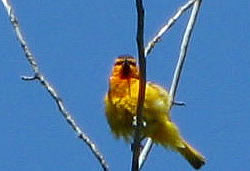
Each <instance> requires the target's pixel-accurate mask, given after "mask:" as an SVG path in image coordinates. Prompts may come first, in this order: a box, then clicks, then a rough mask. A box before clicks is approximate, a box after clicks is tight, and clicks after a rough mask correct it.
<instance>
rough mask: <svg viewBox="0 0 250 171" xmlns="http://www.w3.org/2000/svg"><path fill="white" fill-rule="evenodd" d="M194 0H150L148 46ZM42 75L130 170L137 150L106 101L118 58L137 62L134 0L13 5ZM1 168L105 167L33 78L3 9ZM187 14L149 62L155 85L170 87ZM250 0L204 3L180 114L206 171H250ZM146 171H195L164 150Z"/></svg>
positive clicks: (111, 156)
mask: <svg viewBox="0 0 250 171" xmlns="http://www.w3.org/2000/svg"><path fill="white" fill-rule="evenodd" d="M184 2H185V1H165V0H158V1H157V2H156V1H155V2H154V1H150V2H149V1H145V3H144V4H145V10H146V16H145V17H146V21H145V22H146V24H145V41H146V42H147V41H149V40H150V39H151V38H152V37H153V36H154V34H155V33H156V31H158V30H159V28H160V27H161V26H163V24H164V23H166V21H167V19H168V18H169V17H171V16H172V14H174V12H175V11H176V9H177V8H178V7H179V6H180V5H182V4H184ZM12 3H13V6H14V8H15V11H16V14H17V16H18V18H19V21H20V24H21V26H22V30H23V33H24V35H25V37H26V40H27V41H28V44H29V46H30V47H31V49H32V52H33V54H34V55H35V56H36V59H37V61H38V63H39V66H40V68H41V71H42V73H43V74H45V76H46V77H47V78H48V80H49V81H50V82H51V83H52V84H53V86H54V87H55V88H56V90H57V91H58V92H59V94H60V95H61V97H62V98H63V100H64V103H65V105H66V107H67V109H68V110H69V111H70V112H71V113H72V114H73V117H74V118H75V119H76V121H77V122H78V124H79V125H80V126H81V128H83V130H84V131H85V132H87V134H88V135H89V136H90V137H91V138H92V139H93V141H95V142H96V144H97V145H98V147H99V148H100V150H101V152H102V153H103V154H104V155H105V157H106V159H107V161H108V163H109V165H110V168H111V170H121V171H123V170H124V171H125V170H130V166H131V162H130V161H131V152H130V146H129V145H128V144H126V143H124V142H123V141H121V140H119V141H118V140H115V139H114V138H113V137H112V135H111V134H110V131H109V128H108V125H107V122H106V120H105V115H104V109H103V108H104V106H103V97H104V94H105V91H106V90H107V85H108V84H107V79H108V76H109V74H110V69H111V67H112V63H113V60H114V59H115V57H117V56H119V55H121V54H131V55H134V56H137V49H136V48H137V47H136V41H135V36H136V11H135V10H136V9H135V1H122V2H121V1H120V2H118V1H117V0H110V1H109V2H100V1H95V0H85V1H67V0H61V1H60V3H57V2H55V1H53V2H52V1H49V0H43V1H33V0H29V1H17V0H12ZM0 10H1V13H0V18H1V19H0V26H1V27H0V28H1V31H0V37H1V41H0V56H1V58H0V61H1V62H0V68H1V69H0V71H1V74H0V85H1V90H0V93H1V96H0V108H1V110H0V111H1V120H0V130H1V137H2V138H1V141H0V151H1V153H0V161H1V162H0V170H13V171H14V170H18V171H22V170H35V171H42V170H62V171H64V170H65V171H67V170H93V171H94V170H101V168H100V165H99V163H97V160H96V159H95V158H94V156H93V155H92V154H91V152H90V150H89V149H88V147H87V146H86V145H84V144H83V143H82V142H81V141H80V140H79V139H78V138H77V137H76V135H75V133H74V132H73V131H72V130H71V128H70V127H69V125H68V124H67V123H66V122H65V120H64V119H63V117H62V116H61V114H60V113H59V112H58V110H57V107H56V105H55V102H54V101H53V100H52V99H51V97H50V96H49V95H48V93H47V92H46V90H45V89H44V88H42V87H41V86H40V84H38V83H37V82H25V81H22V80H21V79H20V76H22V75H27V76H30V75H32V72H31V69H30V67H29V65H28V63H27V62H26V60H25V58H24V55H23V52H22V50H21V48H20V47H19V44H18V43H17V41H16V38H15V35H14V32H13V30H12V26H11V25H10V22H9V20H8V18H7V15H6V13H5V11H4V8H3V6H2V5H1V6H0ZM188 14H189V13H187V14H186V15H184V16H183V17H182V18H181V19H180V20H179V21H178V22H177V24H176V25H175V26H174V27H173V28H172V29H171V31H170V32H168V34H166V35H165V36H164V38H163V40H162V41H161V42H160V43H159V44H158V45H157V46H156V47H155V49H154V50H153V52H152V53H151V55H150V56H149V57H148V58H147V62H148V68H147V70H148V73H147V74H148V80H151V81H154V82H157V83H159V84H160V85H162V86H164V87H166V88H168V87H169V86H170V84H171V80H172V76H173V70H174V67H175V64H176V61H177V57H178V51H179V45H180V41H181V35H182V33H183V31H184V27H185V24H186V22H187V19H188ZM249 15H250V2H248V1H241V2H238V3H236V2H235V1H232V0H228V1H226V2H224V1H216V2H215V1H203V4H202V7H201V11H200V14H199V17H198V21H197V23H196V27H195V30H194V34H193V36H192V40H191V44H190V47H189V50H188V56H187V60H186V63H185V68H184V71H183V74H182V79H181V81H180V85H179V88H178V92H177V100H180V101H185V102H186V104H187V105H186V107H175V108H173V110H172V118H173V120H174V122H175V123H176V124H177V125H178V127H179V128H180V130H181V132H182V135H183V136H184V137H185V139H186V140H187V141H188V142H190V143H191V144H192V145H193V146H194V147H196V148H197V149H199V151H201V152H202V153H203V154H204V155H205V156H206V158H207V164H206V165H205V167H204V168H202V170H204V171H211V170H227V171H234V170H250V166H249V161H250V155H249V147H248V146H249V143H248V142H249V141H250V136H249V132H250V126H249V120H250V113H249V111H250V105H249V104H248V103H249V97H250V91H249V87H250V81H249V75H250V58H249V56H250V52H249V49H250V34H249V28H250V20H249ZM143 170H145V171H146V170H169V171H170V170H174V171H181V170H192V168H191V167H190V166H189V164H188V163H187V162H186V161H185V160H184V159H183V158H182V157H181V156H180V155H178V154H177V153H174V152H171V151H168V150H165V149H164V148H162V147H161V146H155V147H154V149H153V151H152V152H151V153H150V156H149V159H148V161H147V162H146V164H145V166H144V168H143Z"/></svg>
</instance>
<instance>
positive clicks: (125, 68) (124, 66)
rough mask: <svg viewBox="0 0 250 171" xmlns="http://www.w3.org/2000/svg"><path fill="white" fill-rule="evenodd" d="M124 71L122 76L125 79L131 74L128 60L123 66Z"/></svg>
mask: <svg viewBox="0 0 250 171" xmlns="http://www.w3.org/2000/svg"><path fill="white" fill-rule="evenodd" d="M122 71H123V72H122V75H123V76H125V77H126V76H128V75H129V73H130V65H129V62H128V60H127V59H125V61H124V63H123V64H122Z"/></svg>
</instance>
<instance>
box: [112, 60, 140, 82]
mask: <svg viewBox="0 0 250 171" xmlns="http://www.w3.org/2000/svg"><path fill="white" fill-rule="evenodd" d="M112 76H114V77H119V78H120V79H129V78H139V70H138V67H137V65H136V59H135V58H134V57H132V56H128V55H127V56H119V57H118V58H116V60H115V63H114V66H113V70H112Z"/></svg>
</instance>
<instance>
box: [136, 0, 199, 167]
mask: <svg viewBox="0 0 250 171" xmlns="http://www.w3.org/2000/svg"><path fill="white" fill-rule="evenodd" d="M192 4H193V9H192V12H191V15H190V18H189V21H188V24H187V27H186V30H185V33H184V35H183V39H182V43H181V48H180V54H179V59H178V62H177V65H176V69H175V73H174V78H173V81H172V84H171V88H170V92H169V95H170V97H171V98H172V99H171V106H172V105H173V102H174V99H175V95H176V90H177V87H178V82H179V80H180V75H181V71H182V68H183V64H184V61H185V57H186V54H187V48H188V44H189V41H190V38H191V33H192V31H193V28H194V24H195V21H196V18H197V15H198V13H199V9H200V4H201V0H191V1H189V2H188V3H187V4H185V5H184V6H183V7H181V8H180V10H181V11H182V13H183V12H184V11H185V10H187V8H189V7H191V5H192ZM184 7H185V8H184ZM180 15H181V14H180V13H179V11H178V12H177V14H176V15H175V16H174V17H176V16H180ZM176 19H177V18H176ZM176 19H170V20H169V22H168V23H171V22H170V21H175V20H176ZM167 25H169V27H168V28H170V26H171V25H172V24H167ZM166 30H167V29H165V32H166ZM160 32H161V31H160ZM160 32H159V33H160ZM165 32H164V33H165ZM157 35H161V36H162V35H163V33H162V32H161V34H157ZM161 36H159V38H160V37H161ZM159 38H157V36H156V38H154V39H153V40H159ZM151 42H154V41H151ZM156 43H157V42H156ZM149 44H152V45H153V46H147V47H148V48H146V50H147V51H146V52H145V53H147V54H148V53H149V52H150V51H151V49H152V48H153V47H154V45H155V43H149ZM149 47H150V48H149ZM148 49H149V50H148ZM152 146H153V142H152V139H150V138H148V140H147V142H146V144H145V146H144V148H143V150H142V152H141V154H140V157H139V168H142V166H143V164H144V162H145V161H146V159H147V156H148V154H149V152H150V150H151V149H152Z"/></svg>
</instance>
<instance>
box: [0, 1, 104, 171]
mask: <svg viewBox="0 0 250 171" xmlns="http://www.w3.org/2000/svg"><path fill="white" fill-rule="evenodd" d="M2 3H3V5H4V7H5V9H6V11H7V14H8V16H9V19H10V22H11V24H12V26H13V28H14V31H15V33H16V37H17V40H18V42H19V43H20V45H21V47H22V49H23V51H24V54H25V56H26V59H27V60H28V62H29V64H30V65H31V68H32V70H33V72H34V76H32V77H27V76H23V77H22V79H23V80H26V81H32V80H38V81H39V82H40V83H41V85H42V86H43V87H44V88H45V89H46V90H47V91H48V93H49V94H50V95H51V97H52V98H53V99H54V100H55V102H56V104H57V107H58V109H59V111H60V112H61V114H62V115H63V117H64V118H65V120H66V121H67V122H68V123H69V125H70V126H71V128H72V129H73V130H74V131H75V132H76V134H77V136H78V137H79V138H80V139H81V140H82V141H83V142H84V143H85V144H87V145H88V147H89V148H90V150H91V152H92V153H93V154H94V155H95V157H96V158H97V159H98V161H99V163H100V164H101V166H102V168H103V170H105V171H108V170H109V167H108V164H107V162H106V161H105V159H104V156H103V155H102V153H101V152H100V151H99V150H98V148H97V146H96V145H95V143H94V142H93V141H92V140H91V139H90V138H89V137H88V136H87V135H86V133H84V132H83V131H82V130H81V128H80V127H79V126H78V125H77V123H76V122H75V120H74V119H73V118H72V116H71V114H70V113H69V112H68V111H67V109H66V108H65V105H64V103H63V101H62V99H61V97H60V96H59V95H58V93H57V92H56V90H55V89H54V88H53V87H52V85H51V84H50V83H49V82H48V80H47V79H46V78H45V77H44V75H43V74H42V73H41V72H40V70H39V66H38V64H37V62H36V60H35V57H34V56H33V55H32V53H31V50H30V48H29V47H28V45H27V43H26V41H25V39H24V37H23V35H22V31H21V28H20V25H19V23H18V20H17V17H16V16H15V14H14V10H13V7H12V6H11V4H10V1H8V0H2Z"/></svg>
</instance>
